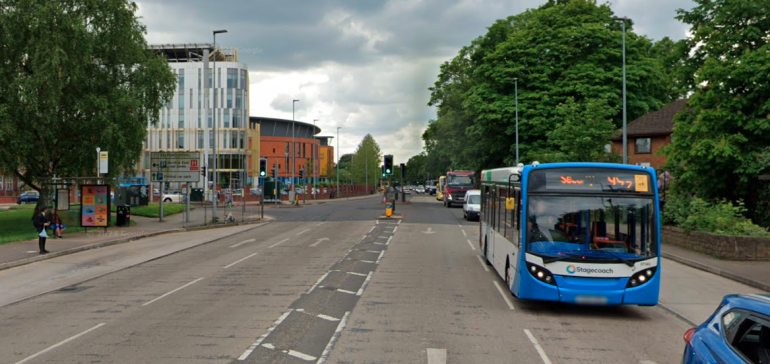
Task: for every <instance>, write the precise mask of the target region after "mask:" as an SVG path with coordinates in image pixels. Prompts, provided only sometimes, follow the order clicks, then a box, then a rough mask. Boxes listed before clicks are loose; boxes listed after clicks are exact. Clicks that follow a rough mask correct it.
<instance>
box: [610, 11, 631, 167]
mask: <svg viewBox="0 0 770 364" xmlns="http://www.w3.org/2000/svg"><path fill="white" fill-rule="evenodd" d="M612 20H619V21H621V23H620V26H621V28H622V29H623V164H628V135H627V132H626V21H627V20H628V18H626V17H619V16H616V17H613V18H612Z"/></svg>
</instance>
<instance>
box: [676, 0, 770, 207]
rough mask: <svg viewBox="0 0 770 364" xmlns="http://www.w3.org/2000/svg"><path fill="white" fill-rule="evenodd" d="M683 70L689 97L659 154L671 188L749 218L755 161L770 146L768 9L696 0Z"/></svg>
mask: <svg viewBox="0 0 770 364" xmlns="http://www.w3.org/2000/svg"><path fill="white" fill-rule="evenodd" d="M695 2H696V4H697V5H696V6H695V7H694V8H693V9H691V10H689V11H686V10H682V9H680V10H678V11H677V13H678V14H679V15H678V16H677V19H679V20H682V21H683V22H685V23H687V24H690V25H691V29H690V31H691V32H692V34H693V37H692V38H690V39H687V40H686V46H687V49H686V50H687V51H688V52H692V56H691V57H690V58H689V59H687V60H686V62H685V67H686V70H687V71H688V72H689V73H690V74H692V75H693V77H692V79H691V80H689V81H688V82H689V84H690V86H691V87H692V88H693V90H694V93H693V94H692V96H691V97H690V99H689V101H688V103H687V109H686V110H684V111H683V112H682V113H680V114H678V115H677V117H676V118H675V122H676V127H675V129H674V134H673V137H672V143H671V145H670V146H668V147H667V148H666V149H665V150H664V153H665V155H666V156H667V158H668V167H669V168H670V170H671V171H672V173H673V174H674V175H675V176H677V179H678V181H677V184H676V186H675V188H676V189H677V190H679V191H691V192H694V193H695V194H696V196H698V197H701V198H703V199H706V200H709V201H714V200H719V199H728V200H731V201H737V200H739V199H743V200H745V201H747V203H748V204H749V205H748V206H749V210H750V211H754V207H755V206H754V204H755V203H756V202H757V193H758V191H757V190H756V186H757V184H758V176H759V175H760V174H762V173H767V172H768V168H767V164H766V163H763V162H762V159H761V158H758V157H757V156H760V155H761V153H762V151H763V149H764V148H766V147H767V145H768V144H770V120H769V119H770V116H769V115H770V44H769V43H768V42H769V41H770V37H768V34H770V2H767V1H753V0H696V1H695Z"/></svg>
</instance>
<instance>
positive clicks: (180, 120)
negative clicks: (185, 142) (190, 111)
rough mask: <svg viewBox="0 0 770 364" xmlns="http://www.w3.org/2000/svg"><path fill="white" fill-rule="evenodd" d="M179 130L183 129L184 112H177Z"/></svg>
mask: <svg viewBox="0 0 770 364" xmlns="http://www.w3.org/2000/svg"><path fill="white" fill-rule="evenodd" d="M178 128H179V129H184V112H179V125H178Z"/></svg>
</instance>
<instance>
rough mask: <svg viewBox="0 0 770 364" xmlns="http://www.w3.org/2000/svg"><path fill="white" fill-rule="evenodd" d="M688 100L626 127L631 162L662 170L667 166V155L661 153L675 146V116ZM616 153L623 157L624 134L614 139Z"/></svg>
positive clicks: (680, 101) (641, 118)
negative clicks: (666, 148) (672, 136)
mask: <svg viewBox="0 0 770 364" xmlns="http://www.w3.org/2000/svg"><path fill="white" fill-rule="evenodd" d="M686 104H687V99H680V100H676V101H674V102H672V103H670V104H668V105H666V106H664V107H663V108H662V109H660V110H658V111H654V112H651V113H647V114H645V115H643V116H641V117H639V118H638V119H636V120H634V121H632V122H631V123H629V124H628V126H627V127H626V129H627V131H626V133H627V139H628V163H629V164H640V165H644V166H650V167H653V168H655V169H660V168H661V167H662V166H663V165H664V164H666V156H664V155H663V154H659V153H658V151H659V150H660V149H661V148H663V147H664V146H666V145H668V144H670V143H671V134H672V133H673V132H674V116H675V115H676V114H677V113H679V111H681V110H682V108H684V106H685V105H686ZM610 140H611V141H612V151H613V152H615V153H618V154H620V155H622V154H623V134H622V131H621V132H620V133H618V134H616V135H615V136H613V137H612V138H611V139H610Z"/></svg>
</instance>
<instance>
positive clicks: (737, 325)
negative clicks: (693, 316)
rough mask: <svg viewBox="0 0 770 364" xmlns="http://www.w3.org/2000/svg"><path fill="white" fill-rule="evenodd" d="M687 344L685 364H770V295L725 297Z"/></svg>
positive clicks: (687, 336) (689, 335)
mask: <svg viewBox="0 0 770 364" xmlns="http://www.w3.org/2000/svg"><path fill="white" fill-rule="evenodd" d="M684 341H685V342H686V343H687V345H686V346H685V349H684V357H683V358H682V363H683V364H701V363H703V364H706V363H709V364H710V363H725V364H732V363H740V364H743V363H752V364H759V363H761V364H770V295H766V294H765V295H760V294H744V295H729V296H725V297H724V299H723V300H722V304H721V305H719V308H717V310H716V311H715V312H714V313H713V314H712V315H711V317H709V318H708V320H706V322H704V323H703V324H701V325H700V326H698V327H695V328H692V329H689V330H687V332H686V333H685V334H684Z"/></svg>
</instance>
